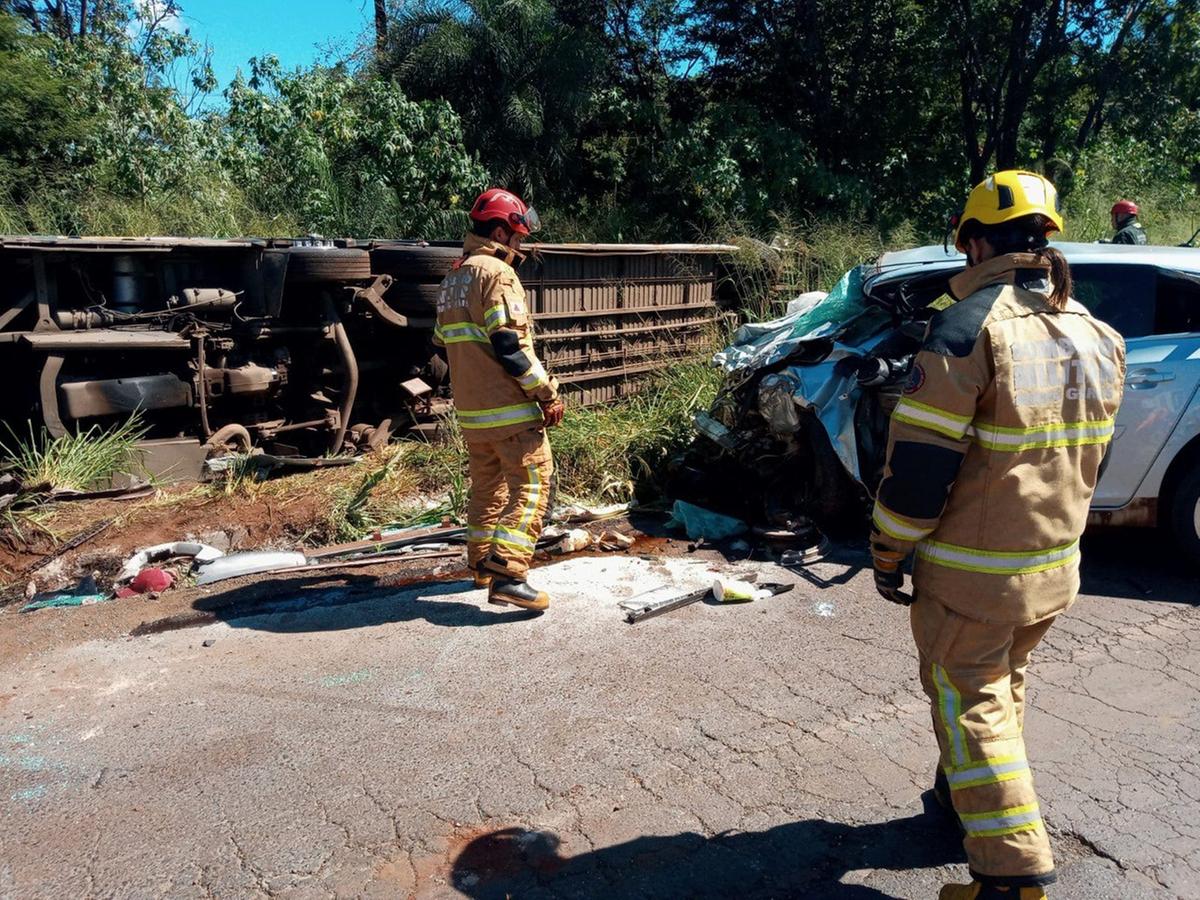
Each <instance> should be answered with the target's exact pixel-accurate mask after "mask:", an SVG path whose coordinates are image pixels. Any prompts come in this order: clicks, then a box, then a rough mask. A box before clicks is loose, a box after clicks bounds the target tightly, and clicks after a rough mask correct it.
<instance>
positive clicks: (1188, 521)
mask: <svg viewBox="0 0 1200 900" xmlns="http://www.w3.org/2000/svg"><path fill="white" fill-rule="evenodd" d="M1168 522H1169V524H1170V527H1171V532H1172V534H1173V535H1174V536H1175V540H1176V542H1177V543H1178V544H1179V548H1180V549H1181V550H1182V551H1183V552H1184V555H1185V556H1186V557H1187V558H1188V559H1189V560H1190V561H1191V562H1192V563H1193V564H1195V565H1200V468H1198V469H1195V470H1193V471H1191V472H1189V473H1188V474H1187V475H1185V476H1184V478H1183V480H1182V481H1181V482H1179V485H1178V486H1177V487H1176V488H1175V492H1174V496H1172V497H1171V508H1170V518H1169V519H1168Z"/></svg>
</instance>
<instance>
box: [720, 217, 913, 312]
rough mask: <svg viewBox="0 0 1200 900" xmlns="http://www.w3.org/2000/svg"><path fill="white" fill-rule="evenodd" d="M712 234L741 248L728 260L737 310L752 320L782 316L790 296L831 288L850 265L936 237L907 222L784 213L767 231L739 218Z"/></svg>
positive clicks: (721, 240) (791, 297)
mask: <svg viewBox="0 0 1200 900" xmlns="http://www.w3.org/2000/svg"><path fill="white" fill-rule="evenodd" d="M712 239H713V240H717V241H720V242H721V243H728V244H733V245H734V246H736V247H737V248H738V252H737V253H736V254H734V256H733V257H732V259H730V260H729V261H728V270H729V279H730V282H731V284H732V287H733V290H734V293H735V295H736V296H737V306H738V309H739V311H740V312H741V313H742V315H743V316H744V317H745V318H746V319H748V320H749V321H752V322H761V321H766V320H769V319H774V318H777V317H779V316H780V315H782V314H783V311H784V308H785V306H786V304H787V301H789V300H792V299H793V298H795V297H796V296H797V295H799V294H802V293H804V292H806V291H827V290H829V289H830V288H831V287H833V285H834V284H835V283H836V282H837V280H838V279H839V278H841V277H842V275H844V274H845V273H846V271H847V270H849V269H852V268H853V267H854V266H856V265H858V264H859V263H863V262H868V261H870V260H873V259H875V258H876V257H878V256H879V255H880V254H881V253H883V252H884V251H886V250H897V249H901V248H905V247H915V246H919V245H920V244H922V243H927V242H929V241H932V240H933V238H931V237H929V236H924V237H922V236H921V235H920V234H918V233H917V231H916V229H915V228H913V226H912V225H911V224H910V223H908V222H902V223H901V224H900V225H899V226H898V227H896V228H893V229H890V230H886V231H885V230H883V229H881V228H880V227H878V226H877V225H874V224H872V223H869V222H862V221H856V220H853V219H833V218H826V219H811V220H809V221H807V222H795V221H793V220H791V219H788V218H786V217H783V216H780V217H778V218H777V219H776V222H775V228H774V229H773V230H772V231H771V232H770V233H769V234H764V235H758V236H756V235H751V234H746V233H742V232H739V231H738V226H737V225H736V223H735V225H734V227H733V228H732V229H731V230H730V231H729V232H726V233H722V234H717V235H713V236H712Z"/></svg>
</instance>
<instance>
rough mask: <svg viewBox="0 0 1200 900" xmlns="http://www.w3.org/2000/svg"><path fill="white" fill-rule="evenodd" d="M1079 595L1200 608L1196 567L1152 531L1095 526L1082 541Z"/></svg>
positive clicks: (1165, 537)
mask: <svg viewBox="0 0 1200 900" xmlns="http://www.w3.org/2000/svg"><path fill="white" fill-rule="evenodd" d="M1082 549H1083V568H1082V571H1081V573H1080V575H1081V579H1082V586H1081V588H1080V591H1081V592H1082V593H1084V594H1094V595H1096V596H1098V597H1124V598H1127V599H1130V600H1155V601H1166V602H1170V603H1188V604H1191V605H1192V606H1196V605H1200V589H1197V587H1196V585H1197V583H1198V581H1200V578H1198V575H1197V570H1196V567H1195V563H1192V562H1189V561H1188V560H1187V559H1185V558H1184V556H1183V554H1182V553H1180V551H1179V550H1178V549H1177V548H1176V546H1175V543H1174V542H1173V541H1172V540H1171V537H1170V535H1168V534H1166V533H1165V532H1163V531H1160V530H1158V529H1154V528H1097V529H1093V530H1091V531H1089V532H1088V533H1087V534H1086V535H1084V538H1083V545H1082Z"/></svg>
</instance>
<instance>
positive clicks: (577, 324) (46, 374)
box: [0, 237, 731, 478]
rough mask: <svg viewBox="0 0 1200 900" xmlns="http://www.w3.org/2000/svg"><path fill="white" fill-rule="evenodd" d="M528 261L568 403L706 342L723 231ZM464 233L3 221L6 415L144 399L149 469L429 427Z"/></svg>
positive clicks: (87, 411)
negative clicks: (15, 231)
mask: <svg viewBox="0 0 1200 900" xmlns="http://www.w3.org/2000/svg"><path fill="white" fill-rule="evenodd" d="M531 249H532V250H533V253H532V256H531V260H530V261H529V262H528V263H526V265H525V266H523V267H522V270H521V277H522V280H523V282H524V283H525V285H526V288H527V290H528V293H529V305H530V308H531V310H532V311H533V313H534V319H535V322H536V323H537V340H538V343H539V352H540V353H541V355H542V357H543V359H544V360H545V362H546V364H547V366H548V367H550V368H551V369H552V370H553V371H555V372H556V374H557V375H558V377H559V379H560V381H561V382H562V383H563V384H564V386H565V388H566V390H567V392H568V396H573V398H574V400H575V401H576V402H580V403H599V402H605V401H608V400H612V399H616V398H619V397H621V396H623V395H624V394H626V393H628V392H630V391H631V390H634V389H636V386H637V384H638V381H639V379H640V378H641V376H643V375H645V374H647V373H649V372H652V371H653V370H655V369H658V368H662V367H663V366H666V365H669V364H670V363H671V362H672V361H673V360H676V359H679V358H680V357H682V356H685V355H687V354H689V353H694V352H695V351H696V349H698V348H699V347H702V346H703V345H704V342H705V340H706V332H707V330H709V329H710V328H711V326H712V324H713V323H714V322H715V321H716V319H717V317H718V311H717V308H716V305H715V284H716V265H717V258H718V256H719V254H720V253H722V252H724V251H726V250H729V249H731V248H725V247H717V246H703V245H561V244H560V245H551V244H547V245H540V246H535V247H533V248H531ZM459 254H460V251H459V246H458V245H457V244H442V245H431V244H428V243H424V242H400V241H372V242H366V243H363V242H355V241H353V240H336V241H326V240H321V239H305V240H281V239H263V240H250V239H246V240H207V239H187V238H58V237H0V275H2V277H0V377H2V378H3V384H4V390H3V391H0V415H2V417H3V419H4V421H5V422H6V423H8V424H9V425H10V427H12V428H14V430H23V429H24V427H25V425H24V423H25V422H26V421H27V420H28V421H31V422H33V423H34V424H35V425H37V424H39V423H40V424H41V425H42V426H44V427H45V429H46V430H47V431H48V432H49V433H50V434H51V435H54V436H57V435H61V434H66V433H68V432H70V431H73V430H77V429H81V428H89V427H91V426H93V425H100V426H105V425H108V424H111V423H113V422H115V421H120V420H122V419H124V418H126V417H128V416H129V415H130V414H131V413H133V412H135V411H136V412H138V413H139V414H140V415H141V416H142V419H143V421H144V423H145V424H146V426H147V427H148V429H149V434H148V440H147V441H146V442H145V445H144V446H145V450H146V465H147V468H148V469H150V471H152V472H155V473H158V474H160V475H162V474H168V475H173V476H175V477H179V478H188V477H195V476H196V475H198V474H199V472H200V469H201V465H202V463H203V460H204V458H205V457H206V455H208V454H209V453H211V452H213V451H214V450H223V449H226V448H228V447H236V446H241V447H250V446H255V447H262V448H264V449H266V450H267V451H269V452H271V453H274V454H277V455H281V456H305V457H317V456H323V455H326V454H337V453H343V452H349V451H352V450H354V449H356V448H363V447H366V446H377V445H379V444H381V443H383V442H386V441H387V440H388V439H389V438H390V437H391V436H392V435H393V434H397V433H401V432H405V431H409V430H412V429H417V430H429V429H433V428H436V427H437V423H438V421H439V418H440V416H441V415H443V414H444V413H445V412H446V411H448V409H449V406H450V403H451V398H450V392H449V381H448V377H447V375H448V372H447V368H446V364H445V361H444V359H443V357H441V356H440V355H439V354H438V352H437V350H436V349H435V348H434V347H433V345H432V341H431V337H432V329H433V326H434V319H435V315H436V296H437V285H438V283H439V282H440V281H441V279H442V277H443V276H444V275H445V274H446V272H448V271H449V270H450V267H451V266H452V265H453V263H454V261H455V260H456V259H457V258H458V256H459Z"/></svg>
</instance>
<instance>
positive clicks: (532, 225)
mask: <svg viewBox="0 0 1200 900" xmlns="http://www.w3.org/2000/svg"><path fill="white" fill-rule="evenodd" d="M509 219H510V220H511V221H512V223H513V224H514V225H524V226H525V228H526V229H528V231H529V233H530V234H533V233H534V232H535V231H540V230H541V227H542V220H541V219H540V218H538V214H537V210H536V209H534V208H533V207H532V206H529V207H526V209H525V215H521V214H520V213H512V214H511V215H510V216H509Z"/></svg>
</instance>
